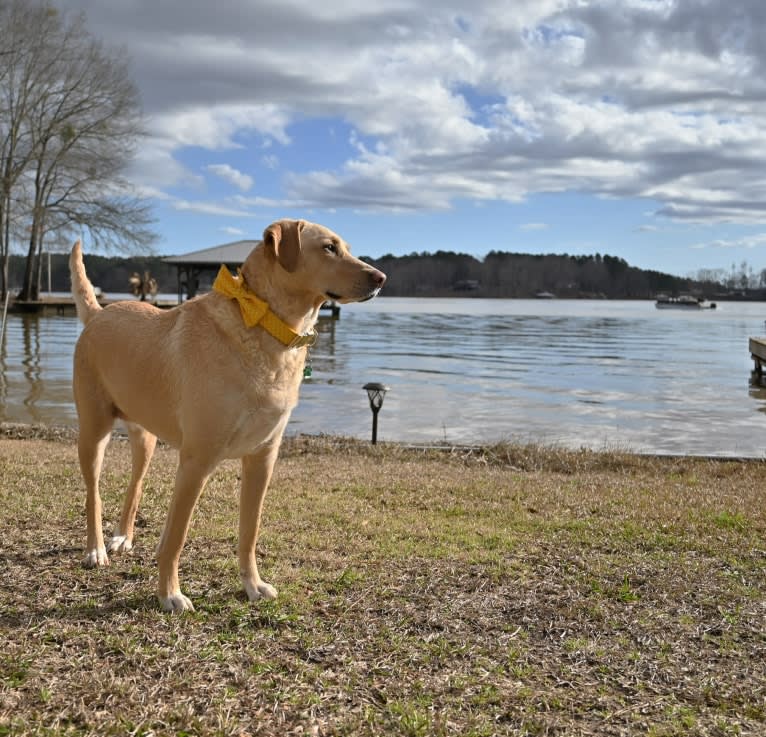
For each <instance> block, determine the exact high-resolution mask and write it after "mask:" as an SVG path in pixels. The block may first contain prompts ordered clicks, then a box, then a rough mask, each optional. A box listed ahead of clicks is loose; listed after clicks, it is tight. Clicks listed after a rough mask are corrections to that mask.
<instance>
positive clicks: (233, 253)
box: [163, 240, 260, 266]
mask: <svg viewBox="0 0 766 737" xmlns="http://www.w3.org/2000/svg"><path fill="white" fill-rule="evenodd" d="M259 242H260V241H249V240H247V241H233V242H232V243H223V244H222V245H220V246H212V247H211V248H203V249H201V250H199V251H190V252H189V253H182V254H181V255H179V256H168V257H167V258H164V259H163V261H165V262H166V263H168V264H178V265H179V266H219V265H220V264H227V265H232V264H233V265H236V266H239V265H240V264H241V263H243V262H244V260H245V259H246V258H247V256H248V254H249V253H250V251H252V250H253V249H254V248H255V247H256V246H257V245H258V243H259Z"/></svg>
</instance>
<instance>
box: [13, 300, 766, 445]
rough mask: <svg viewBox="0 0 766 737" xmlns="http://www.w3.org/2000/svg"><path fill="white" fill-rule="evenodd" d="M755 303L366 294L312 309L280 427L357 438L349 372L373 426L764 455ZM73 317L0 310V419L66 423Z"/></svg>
mask: <svg viewBox="0 0 766 737" xmlns="http://www.w3.org/2000/svg"><path fill="white" fill-rule="evenodd" d="M765 315H766V305H762V304H732V303H729V304H726V303H724V304H722V305H719V309H718V310H716V311H707V310H705V311H700V312H697V313H688V312H683V311H672V310H656V309H655V308H654V305H653V303H652V302H605V301H564V300H561V301H558V300H544V301H538V300H470V299H463V300H424V299H421V300H415V299H394V298H391V299H386V298H383V299H378V300H374V301H372V302H369V303H365V304H363V305H350V306H348V307H344V309H343V313H342V317H341V319H340V321H337V322H334V321H331V320H322V321H321V322H320V324H319V333H320V335H319V339H318V341H317V345H316V346H315V347H314V348H313V349H312V354H311V360H312V366H313V374H312V377H311V379H309V380H307V381H306V382H305V384H304V387H303V390H302V395H301V403H300V404H299V406H298V408H297V409H296V411H295V412H294V413H293V418H292V420H291V423H290V428H289V431H290V432H308V433H321V432H326V433H340V434H345V435H354V436H357V437H369V433H370V424H371V414H370V410H369V405H368V403H367V398H366V394H365V392H364V391H363V390H362V386H363V385H364V384H365V383H366V382H368V381H382V382H383V383H385V384H388V385H389V386H390V387H391V391H390V392H389V394H388V395H387V396H386V400H385V404H384V406H383V409H382V410H381V413H380V418H379V437H380V438H381V439H383V440H403V441H413V442H420V441H423V442H440V441H446V442H449V443H463V442H494V441H498V440H520V441H533V442H544V443H558V444H563V445H566V446H569V447H580V446H586V447H594V448H599V447H622V448H626V449H630V450H636V451H647V452H672V453H702V454H715V455H743V456H763V455H764V449H765V448H766V433H765V432H764V430H765V429H766V417H764V414H765V413H766V387H760V386H749V384H748V380H749V376H750V367H751V361H750V356H749V354H748V350H747V341H748V337H750V336H753V335H759V334H761V333H762V332H763V319H764V316H765ZM79 331H80V325H79V323H78V322H77V320H76V318H74V317H45V318H37V317H34V316H20V315H10V316H9V318H8V327H7V336H6V340H5V345H4V347H3V348H2V350H0V368H2V382H1V383H0V399H1V404H0V419H3V420H9V421H16V422H45V423H58V424H62V423H66V424H74V423H76V415H75V411H74V407H73V405H72V399H71V364H72V352H73V347H74V343H75V341H76V339H77V335H78V334H79Z"/></svg>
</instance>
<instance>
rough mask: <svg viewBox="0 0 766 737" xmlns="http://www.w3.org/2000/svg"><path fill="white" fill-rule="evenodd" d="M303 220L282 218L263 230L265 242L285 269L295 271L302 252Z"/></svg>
mask: <svg viewBox="0 0 766 737" xmlns="http://www.w3.org/2000/svg"><path fill="white" fill-rule="evenodd" d="M304 225H305V223H304V222H303V220H280V221H279V222H276V223H272V224H271V225H269V227H268V228H266V230H264V231H263V242H264V243H265V244H266V247H267V249H268V251H269V253H271V254H272V255H273V256H274V258H276V260H277V261H279V264H280V266H281V267H282V268H283V269H284V270H285V271H295V269H296V268H297V267H298V258H299V257H300V254H301V231H302V230H303V226H304Z"/></svg>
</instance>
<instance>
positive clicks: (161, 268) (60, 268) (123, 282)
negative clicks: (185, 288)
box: [9, 253, 178, 295]
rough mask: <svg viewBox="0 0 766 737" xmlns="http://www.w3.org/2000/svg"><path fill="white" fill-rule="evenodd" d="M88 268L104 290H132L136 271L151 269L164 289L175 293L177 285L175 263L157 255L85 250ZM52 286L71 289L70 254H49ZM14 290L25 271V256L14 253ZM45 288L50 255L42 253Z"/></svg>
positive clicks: (93, 279)
mask: <svg viewBox="0 0 766 737" xmlns="http://www.w3.org/2000/svg"><path fill="white" fill-rule="evenodd" d="M84 258H85V270H86V271H87V272H88V277H89V278H90V280H91V281H92V282H93V284H95V285H96V286H98V287H100V288H101V290H102V291H103V292H104V293H105V294H107V295H108V294H109V293H110V292H111V293H124V292H129V291H130V286H129V284H128V279H130V277H131V275H132V274H134V273H138V274H141V275H143V274H144V272H145V271H148V272H149V273H150V274H151V275H152V276H153V277H154V278H155V279H156V280H157V282H158V284H159V288H160V291H161V292H165V293H170V294H175V292H176V291H177V289H178V285H177V276H176V267H175V266H173V265H171V264H166V263H165V262H164V261H163V260H162V258H161V257H158V256H134V257H132V258H117V257H106V256H93V255H89V254H85V257H84ZM50 264H51V290H52V291H54V292H68V291H69V290H70V281H69V255H68V254H66V255H65V254H60V253H54V254H51V257H50ZM9 267H10V268H9V271H10V278H9V283H10V284H11V288H12V290H13V291H14V292H15V291H18V288H19V287H20V286H21V281H22V279H23V275H24V272H23V270H24V259H23V258H22V257H21V256H11V259H10V264H9ZM42 291H43V292H46V291H48V256H47V254H43V269H42Z"/></svg>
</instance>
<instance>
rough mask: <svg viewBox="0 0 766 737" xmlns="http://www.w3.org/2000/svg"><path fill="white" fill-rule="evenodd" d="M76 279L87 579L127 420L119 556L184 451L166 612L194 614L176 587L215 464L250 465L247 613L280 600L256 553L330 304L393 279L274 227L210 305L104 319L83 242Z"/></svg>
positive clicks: (173, 510)
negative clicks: (146, 485)
mask: <svg viewBox="0 0 766 737" xmlns="http://www.w3.org/2000/svg"><path fill="white" fill-rule="evenodd" d="M69 267H70V272H71V276H72V293H73V295H74V299H75V304H76V306H77V314H78V316H79V317H80V319H81V320H82V322H83V323H84V324H85V328H84V329H83V331H82V334H81V335H80V338H79V340H78V341H77V346H76V349H75V356H74V382H73V383H74V398H75V404H76V406H77V413H78V416H79V421H80V436H79V457H80V467H81V469H82V474H83V477H84V481H85V486H86V490H87V505H86V512H87V532H88V534H87V552H86V556H85V561H84V563H85V565H86V566H89V567H92V566H104V565H108V564H109V559H108V557H107V547H106V546H105V544H104V536H103V531H102V526H101V499H100V496H99V490H98V480H99V475H100V472H101V464H102V461H103V457H104V450H105V448H106V445H107V443H108V441H109V437H110V434H111V430H112V424H113V423H114V421H115V419H116V418H121V419H123V420H125V422H126V424H127V428H128V434H129V437H130V443H131V450H132V459H133V471H132V476H131V479H130V483H129V486H128V490H127V495H126V498H125V502H124V505H123V508H122V514H121V517H120V522H119V526H118V527H117V528H116V529H115V530H114V535H113V537H112V538H111V540H110V542H109V551H110V552H121V551H127V550H130V549H131V548H132V546H133V529H134V524H135V519H136V512H137V509H138V504H139V501H140V498H141V488H142V481H143V478H144V475H145V474H146V470H147V467H148V465H149V461H150V460H151V457H152V453H153V452H154V447H155V443H156V441H157V438H158V437H159V438H162V439H163V440H165V441H166V442H168V443H170V444H171V445H173V446H174V447H176V448H178V451H179V462H178V470H177V473H176V480H175V490H174V493H173V498H172V502H171V504H170V510H169V512H168V516H167V520H166V522H165V529H164V531H163V533H162V537H161V540H160V543H159V547H158V549H157V563H158V567H159V592H158V593H159V599H160V604H161V605H162V608H163V609H165V610H166V611H184V610H187V609H188V610H193V608H194V607H193V606H192V603H191V601H190V600H189V599H188V598H187V597H186V596H184V594H182V593H181V588H180V586H179V581H178V562H179V558H180V555H181V549H182V548H183V545H184V541H185V540H186V534H187V532H188V529H189V522H190V519H191V515H192V511H193V509H194V505H195V503H196V501H197V499H198V497H199V494H200V492H201V491H202V489H203V487H204V485H205V482H206V481H207V479H208V477H209V475H210V474H211V473H212V471H213V470H214V469H215V467H216V466H217V465H218V463H219V462H220V461H221V460H222V459H224V458H241V459H242V484H241V491H240V521H239V566H240V575H241V577H242V582H243V584H244V587H245V591H246V592H247V596H248V598H249V599H250V600H251V601H256V600H258V599H273V598H275V597H276V595H277V592H276V589H274V587H273V586H271V585H270V584H268V583H266V582H265V581H263V579H262V578H261V577H260V575H259V573H258V565H257V563H256V558H255V545H256V540H257V537H258V528H259V525H260V519H261V509H262V506H263V499H264V496H265V493H266V488H267V487H268V484H269V481H270V479H271V473H272V469H273V467H274V462H275V460H276V457H277V453H278V451H279V445H280V442H281V440H282V435H283V433H284V430H285V426H286V425H287V421H288V418H289V417H290V412H291V411H292V409H293V407H295V405H296V404H297V401H298V389H299V387H300V385H301V380H302V377H303V368H304V363H305V359H306V351H307V346H308V345H310V344H311V343H312V342H313V340H314V337H315V336H316V333H315V332H314V324H315V323H316V320H317V317H318V314H319V308H320V307H321V305H322V303H323V302H324V301H325V300H326V299H334V300H337V301H338V302H354V301H362V300H367V299H370V298H372V297H374V296H375V295H376V294H377V293H378V291H379V290H380V288H381V287H382V286H383V283H384V282H385V280H386V277H385V274H383V273H382V272H380V271H378V270H377V269H374V268H372V267H371V266H369V265H368V264H365V263H364V262H363V261H360V260H359V259H357V258H354V257H353V256H351V254H350V252H349V248H348V246H347V245H346V243H345V242H344V241H343V240H342V239H341V238H340V237H338V236H337V235H336V234H335V233H333V232H332V231H330V230H328V229H327V228H325V227H323V226H321V225H316V224H314V223H309V222H305V221H303V220H281V221H279V222H276V223H273V224H272V225H270V226H269V227H268V228H266V230H265V231H264V234H263V240H262V241H261V242H259V243H258V244H257V245H256V247H255V248H254V249H253V251H252V252H251V253H250V255H249V256H248V257H247V259H246V261H245V263H244V264H243V265H242V268H241V269H240V272H239V275H238V276H237V277H234V276H232V275H231V274H229V272H228V271H227V270H226V269H225V267H222V269H221V273H220V274H219V276H218V279H216V282H215V285H214V289H213V291H212V292H210V293H209V294H206V295H203V296H201V297H197V298H196V299H192V300H189V301H188V302H185V303H184V304H182V305H180V306H179V307H176V308H174V309H171V310H160V309H157V308H155V307H153V306H151V305H148V304H146V303H145V302H117V303H115V304H112V305H109V306H108V307H106V308H104V309H102V307H101V306H100V305H99V304H98V302H97V301H96V295H95V293H94V291H93V285H92V284H91V283H90V281H89V280H88V277H87V276H86V274H85V268H84V266H83V260H82V252H81V247H80V243H79V242H78V243H76V244H75V246H74V248H73V249H72V253H71V256H70V260H69Z"/></svg>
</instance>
